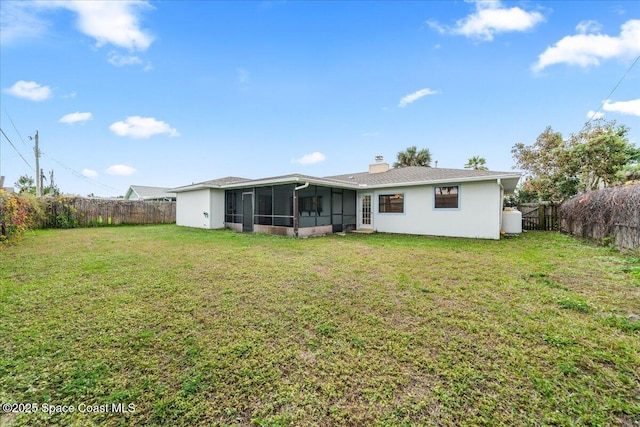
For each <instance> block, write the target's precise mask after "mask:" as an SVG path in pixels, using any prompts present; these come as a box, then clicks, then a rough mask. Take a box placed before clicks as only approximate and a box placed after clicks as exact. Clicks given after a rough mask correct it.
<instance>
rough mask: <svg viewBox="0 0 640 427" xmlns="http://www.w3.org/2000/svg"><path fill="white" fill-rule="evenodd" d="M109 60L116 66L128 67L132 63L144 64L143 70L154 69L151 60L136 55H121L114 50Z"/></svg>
mask: <svg viewBox="0 0 640 427" xmlns="http://www.w3.org/2000/svg"><path fill="white" fill-rule="evenodd" d="M107 61H108V62H109V64H111V65H113V66H115V67H126V66H131V65H144V68H143V71H149V70H152V69H153V66H152V65H151V62H149V61H145V60H143V59H142V58H140V57H139V56H136V55H120V54H119V53H116V52H114V51H111V52H109V55H108V59H107Z"/></svg>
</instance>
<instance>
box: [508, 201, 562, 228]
mask: <svg viewBox="0 0 640 427" xmlns="http://www.w3.org/2000/svg"><path fill="white" fill-rule="evenodd" d="M559 206H560V203H558V202H539V203H522V204H519V205H518V210H519V211H520V212H522V229H523V230H546V231H557V230H559V224H560V221H559V218H558V207H559Z"/></svg>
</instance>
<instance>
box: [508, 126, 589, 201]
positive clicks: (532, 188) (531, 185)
mask: <svg viewBox="0 0 640 427" xmlns="http://www.w3.org/2000/svg"><path fill="white" fill-rule="evenodd" d="M511 154H512V155H513V158H514V160H515V161H516V168H518V169H522V170H524V171H525V172H526V175H527V179H526V181H525V184H524V185H523V190H525V191H526V192H527V194H528V197H530V198H531V197H537V198H538V199H541V200H563V199H565V198H568V197H571V196H572V195H574V194H576V193H577V182H576V180H575V177H573V176H572V175H573V174H572V173H571V171H570V170H568V169H567V165H568V159H569V146H568V144H567V142H566V141H565V140H564V139H563V138H562V134H561V133H560V132H554V130H553V128H551V126H548V127H547V128H546V129H545V130H544V132H542V133H541V134H540V135H539V136H538V138H537V139H536V142H535V143H534V144H533V145H531V146H528V145H525V144H523V143H521V142H519V143H517V144H515V145H514V146H513V148H512V149H511Z"/></svg>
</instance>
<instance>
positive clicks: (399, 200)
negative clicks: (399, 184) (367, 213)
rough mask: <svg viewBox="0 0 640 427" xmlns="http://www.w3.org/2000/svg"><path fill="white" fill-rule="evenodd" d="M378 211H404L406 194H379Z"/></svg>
mask: <svg viewBox="0 0 640 427" xmlns="http://www.w3.org/2000/svg"><path fill="white" fill-rule="evenodd" d="M378 212H380V213H404V194H382V195H380V196H378Z"/></svg>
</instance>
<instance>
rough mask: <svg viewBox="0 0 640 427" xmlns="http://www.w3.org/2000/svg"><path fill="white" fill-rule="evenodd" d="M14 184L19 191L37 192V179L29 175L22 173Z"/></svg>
mask: <svg viewBox="0 0 640 427" xmlns="http://www.w3.org/2000/svg"><path fill="white" fill-rule="evenodd" d="M13 185H15V186H16V187H17V188H18V193H29V194H36V186H35V181H34V180H33V178H32V177H30V176H29V175H21V176H20V177H19V178H18V182H16V183H15V184H13Z"/></svg>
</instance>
